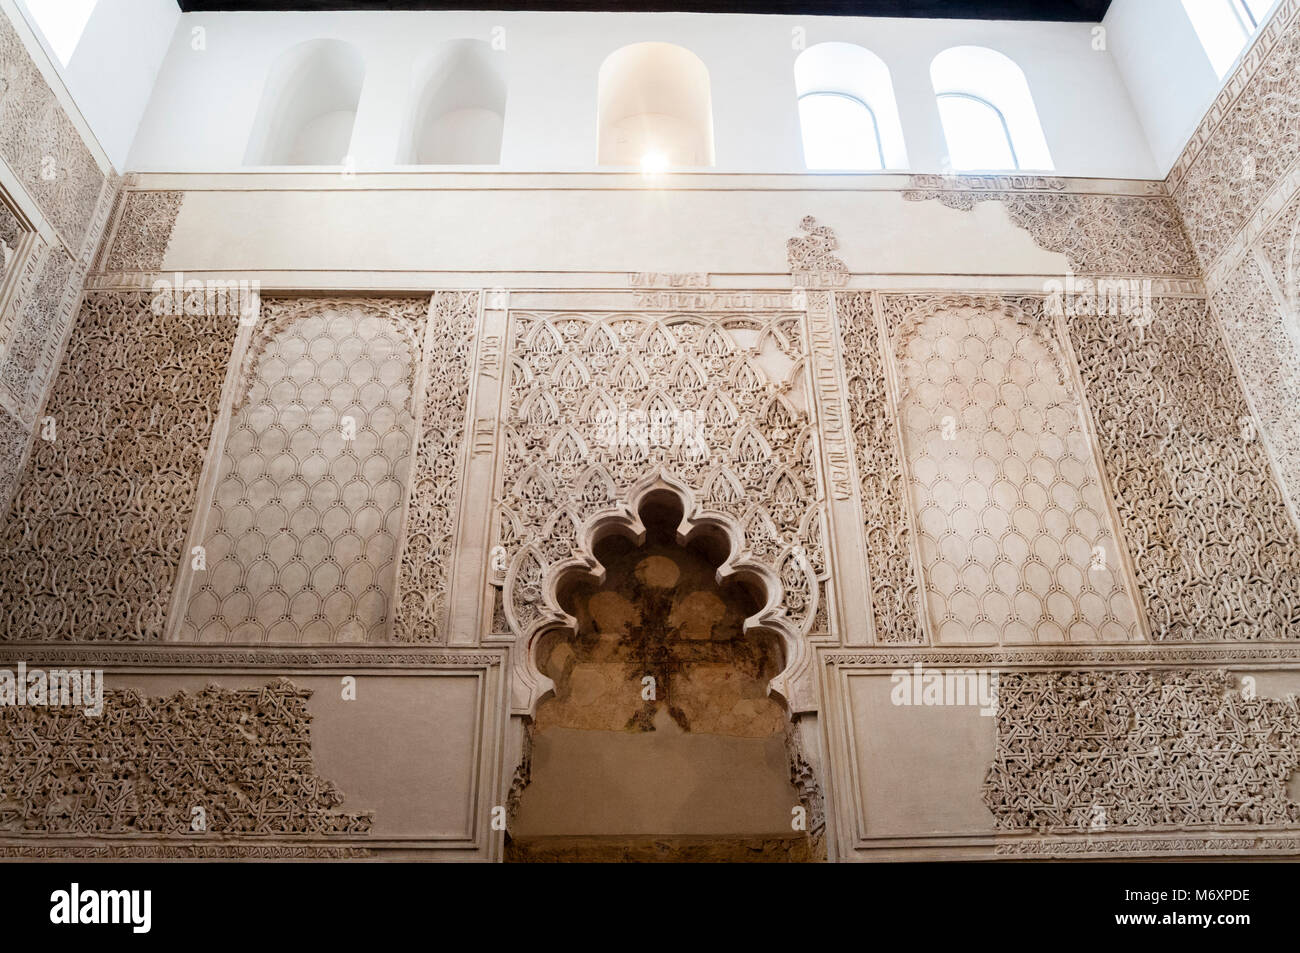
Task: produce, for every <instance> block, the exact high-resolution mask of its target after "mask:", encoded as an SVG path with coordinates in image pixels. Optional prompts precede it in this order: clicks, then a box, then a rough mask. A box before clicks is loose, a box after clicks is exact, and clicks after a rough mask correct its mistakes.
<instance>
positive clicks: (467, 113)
mask: <svg viewBox="0 0 1300 953" xmlns="http://www.w3.org/2000/svg"><path fill="white" fill-rule="evenodd" d="M504 57H505V53H503V52H499V51H494V50H493V49H492V47H491V46H490V45H489V44H488V43H487V42H485V41H483V40H451V41H449V42H447V43H443V44H442V45H441V46H440V47H439V48H438V49H437V50H435V51H434V53H433V55H432V56H431V57H430V58H429V59H428V60H427V61H426V62H425V63H423V64H422V65H420V66H419V67H417V69H416V74H415V90H416V97H417V98H416V104H415V111H414V113H413V114H412V115H413V118H412V123H411V127H410V129H409V130H408V131H407V135H406V136H405V137H404V140H405V141H404V144H403V147H402V153H401V155H400V158H401V161H403V162H407V163H416V164H421V165H496V164H497V163H499V162H500V161H501V133H502V130H503V128H504V125H505V110H506V80H505V73H504V65H505V64H504V60H503V58H504Z"/></svg>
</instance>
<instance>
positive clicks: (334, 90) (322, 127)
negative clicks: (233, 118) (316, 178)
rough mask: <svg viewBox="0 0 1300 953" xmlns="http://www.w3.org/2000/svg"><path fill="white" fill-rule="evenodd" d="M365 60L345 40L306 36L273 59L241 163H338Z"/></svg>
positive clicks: (343, 154)
mask: <svg viewBox="0 0 1300 953" xmlns="http://www.w3.org/2000/svg"><path fill="white" fill-rule="evenodd" d="M365 75H366V63H365V59H364V58H363V57H362V55H361V52H360V51H359V50H358V49H357V48H356V47H355V46H353V45H352V44H351V43H348V42H345V41H343V40H324V39H321V40H308V41H306V42H305V43H299V44H298V45H297V46H295V47H292V48H291V49H289V50H286V51H285V52H284V53H283V54H281V56H280V58H279V59H278V60H276V63H275V65H274V66H273V67H272V68H271V73H270V76H268V77H267V81H266V87H265V89H264V90H263V92H262V103H261V105H260V106H259V107H258V110H257V118H256V119H255V120H254V122H253V132H252V135H250V136H249V139H248V149H247V151H246V152H245V153H244V165H339V164H342V163H344V162H346V161H347V156H348V150H349V148H350V147H351V145H352V128H353V126H354V124H355V123H356V118H357V104H358V103H360V101H361V84H362V81H363V80H364V79H365Z"/></svg>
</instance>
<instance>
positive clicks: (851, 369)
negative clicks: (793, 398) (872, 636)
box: [835, 292, 925, 643]
mask: <svg viewBox="0 0 1300 953" xmlns="http://www.w3.org/2000/svg"><path fill="white" fill-rule="evenodd" d="M871 297H872V296H871V294H870V293H868V292H848V293H843V294H837V295H836V296H835V306H836V314H837V317H838V318H839V328H840V341H841V345H842V359H843V361H844V376H845V381H846V385H847V389H848V392H847V394H846V397H847V401H848V407H849V417H850V420H851V424H852V429H853V446H854V450H855V452H856V454H857V461H856V462H857V472H858V482H859V484H860V489H861V495H862V515H863V527H862V532H863V534H864V536H865V540H866V545H867V565H868V571H869V573H870V576H871V611H872V615H873V617H874V621H875V632H876V639H877V641H880V642H892V643H919V642H923V641H925V633H924V630H923V629H922V626H921V607H920V601H919V599H920V596H919V592H920V587H919V584H918V581H917V575H916V567H915V562H914V559H913V530H912V524H911V520H912V517H911V511H910V507H909V505H908V502H907V486H906V484H905V482H904V480H903V465H902V449H901V447H900V446H899V437H898V429H897V420H896V415H895V412H894V408H893V406H892V405H891V401H890V399H889V385H888V382H887V380H886V377H885V365H884V360H883V357H882V354H883V353H884V352H883V350H882V346H881V341H880V335H879V333H878V331H877V328H876V321H875V317H874V315H873V312H872V305H871Z"/></svg>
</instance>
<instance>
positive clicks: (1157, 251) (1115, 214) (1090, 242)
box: [903, 176, 1201, 278]
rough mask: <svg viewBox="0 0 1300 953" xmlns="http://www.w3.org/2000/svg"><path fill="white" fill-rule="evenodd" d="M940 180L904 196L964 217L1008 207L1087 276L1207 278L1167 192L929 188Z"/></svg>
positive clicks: (922, 180) (919, 180) (920, 181)
mask: <svg viewBox="0 0 1300 953" xmlns="http://www.w3.org/2000/svg"><path fill="white" fill-rule="evenodd" d="M932 178H933V177H929V176H913V180H912V185H913V187H912V188H911V189H910V190H909V191H906V192H904V193H903V198H904V199H907V200H908V201H912V202H924V201H930V200H938V201H939V202H941V203H943V204H944V205H946V206H947V207H948V208H953V209H960V210H962V211H970V210H971V209H973V208H974V207H975V203H976V202H989V201H996V202H1001V203H1002V205H1003V206H1004V207H1005V208H1006V210H1007V215H1008V217H1010V219H1011V221H1012V222H1013V223H1014V224H1016V225H1017V226H1019V227H1020V228H1023V229H1025V230H1026V231H1027V232H1029V234H1030V235H1031V236H1033V239H1034V241H1035V242H1036V243H1037V244H1038V246H1039V247H1040V248H1043V249H1045V250H1047V251H1050V252H1058V253H1060V254H1063V255H1065V256H1066V258H1067V259H1068V260H1069V263H1070V267H1071V268H1072V269H1074V271H1075V272H1077V273H1079V274H1088V275H1151V276H1161V277H1175V278H1176V277H1188V278H1195V277H1199V276H1200V274H1201V269H1200V267H1199V266H1198V264H1197V262H1196V258H1195V256H1194V255H1193V254H1192V251H1191V249H1190V248H1189V247H1188V245H1187V239H1186V238H1185V237H1184V234H1183V225H1182V221H1181V219H1180V218H1179V214H1178V208H1177V206H1175V204H1174V202H1173V200H1172V199H1170V198H1169V197H1168V196H1165V195H1163V194H1160V195H1150V196H1142V195H1095V194H1085V193H1079V192H1059V191H1025V192H1017V191H991V190H988V189H985V188H979V187H974V188H948V189H939V188H934V187H933V183H932V182H929V180H930V179H932ZM928 182H929V185H928V186H927V184H926V183H928Z"/></svg>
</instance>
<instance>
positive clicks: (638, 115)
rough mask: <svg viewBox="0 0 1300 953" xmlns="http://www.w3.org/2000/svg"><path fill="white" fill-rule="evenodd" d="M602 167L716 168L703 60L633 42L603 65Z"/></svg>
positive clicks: (687, 53) (600, 96)
mask: <svg viewBox="0 0 1300 953" xmlns="http://www.w3.org/2000/svg"><path fill="white" fill-rule="evenodd" d="M598 84H599V87H598V91H597V113H596V116H597V120H596V121H597V152H598V161H599V163H600V164H601V165H632V166H640V167H641V168H643V169H646V170H657V169H663V168H668V167H674V166H687V167H690V166H697V167H699V166H712V165H713V161H714V157H713V100H712V96H711V93H710V91H709V70H708V67H706V66H705V65H704V61H703V60H701V59H700V58H699V57H698V56H696V55H695V54H694V53H692V52H691V51H690V50H688V49H685V48H684V47H680V46H674V45H673V44H671V43H634V44H632V45H631V46H625V47H623V48H622V49H620V50H615V51H614V52H613V53H611V54H610V55H609V56H608V57H606V59H605V62H604V63H602V64H601V66H600V74H599V79H598Z"/></svg>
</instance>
